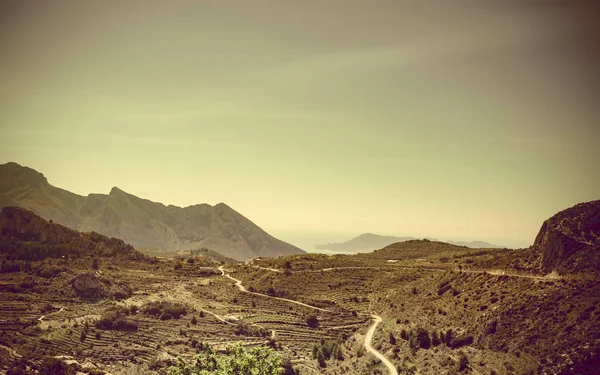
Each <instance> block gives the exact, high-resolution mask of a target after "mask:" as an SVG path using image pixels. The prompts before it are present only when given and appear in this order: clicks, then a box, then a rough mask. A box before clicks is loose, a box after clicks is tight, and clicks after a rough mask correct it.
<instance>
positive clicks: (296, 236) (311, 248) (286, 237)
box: [267, 230, 360, 255]
mask: <svg viewBox="0 0 600 375" xmlns="http://www.w3.org/2000/svg"><path fill="white" fill-rule="evenodd" d="M267 232H268V233H269V234H270V235H272V236H274V237H276V238H278V239H280V240H282V241H285V242H288V243H291V244H292V245H294V246H297V247H299V248H301V249H302V250H304V251H306V252H307V253H319V254H328V255H333V254H347V252H339V251H333V250H316V249H315V245H321V244H327V243H334V242H345V241H348V240H349V239H351V238H354V237H356V236H358V235H359V234H360V233H358V234H357V233H307V232H279V231H276V230H273V231H269V230H267Z"/></svg>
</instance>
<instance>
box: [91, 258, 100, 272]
mask: <svg viewBox="0 0 600 375" xmlns="http://www.w3.org/2000/svg"><path fill="white" fill-rule="evenodd" d="M99 263H100V262H99V261H98V258H94V259H92V268H93V269H95V270H97V269H98V266H99Z"/></svg>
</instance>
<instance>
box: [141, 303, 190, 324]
mask: <svg viewBox="0 0 600 375" xmlns="http://www.w3.org/2000/svg"><path fill="white" fill-rule="evenodd" d="M142 312H143V313H144V314H146V315H152V316H155V317H158V318H160V319H161V320H169V319H179V318H181V316H182V315H186V314H187V309H186V307H185V306H184V305H182V304H179V303H173V302H167V301H160V302H159V301H155V302H149V303H147V304H145V305H144V306H143V307H142Z"/></svg>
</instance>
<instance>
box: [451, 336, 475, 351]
mask: <svg viewBox="0 0 600 375" xmlns="http://www.w3.org/2000/svg"><path fill="white" fill-rule="evenodd" d="M472 343H473V336H471V335H460V336H458V337H456V338H454V339H452V340H451V342H450V347H451V348H452V349H457V348H460V347H462V346H465V345H471V344H472Z"/></svg>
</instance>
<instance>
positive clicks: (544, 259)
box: [533, 200, 600, 274]
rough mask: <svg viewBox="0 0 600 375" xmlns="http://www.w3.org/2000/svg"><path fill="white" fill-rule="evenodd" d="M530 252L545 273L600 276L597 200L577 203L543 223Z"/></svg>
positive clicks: (599, 234) (598, 210) (598, 201)
mask: <svg viewBox="0 0 600 375" xmlns="http://www.w3.org/2000/svg"><path fill="white" fill-rule="evenodd" d="M533 248H534V249H535V250H536V251H539V252H540V254H541V268H542V271H544V272H548V273H549V272H552V271H557V272H558V273H559V274H574V273H584V274H599V273H600V200H597V201H591V202H587V203H580V204H578V205H576V206H574V207H571V208H568V209H566V210H564V211H561V212H559V213H557V214H556V215H554V216H552V217H551V218H550V219H548V220H546V221H545V222H544V224H543V225H542V228H541V229H540V232H539V233H538V235H537V237H536V239H535V242H534V244H533Z"/></svg>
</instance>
